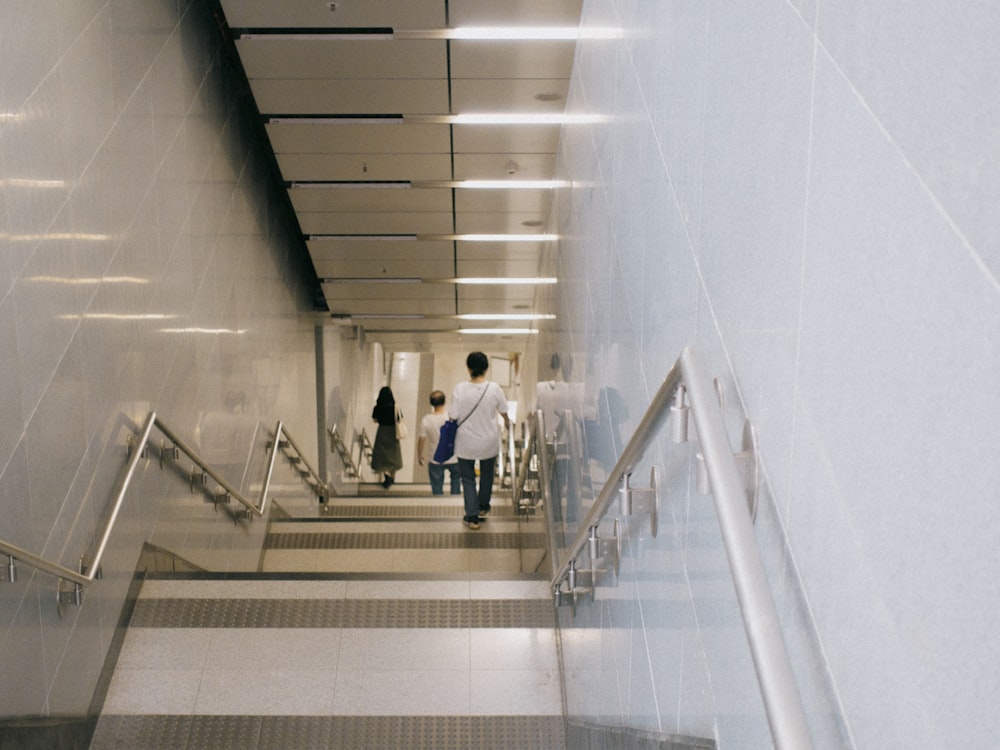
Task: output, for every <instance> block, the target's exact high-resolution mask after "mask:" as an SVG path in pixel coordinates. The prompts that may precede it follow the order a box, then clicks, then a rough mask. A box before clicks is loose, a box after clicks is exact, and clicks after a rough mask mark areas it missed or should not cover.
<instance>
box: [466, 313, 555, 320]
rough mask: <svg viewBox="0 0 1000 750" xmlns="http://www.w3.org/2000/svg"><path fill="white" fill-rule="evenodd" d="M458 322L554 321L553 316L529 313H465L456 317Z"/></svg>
mask: <svg viewBox="0 0 1000 750" xmlns="http://www.w3.org/2000/svg"><path fill="white" fill-rule="evenodd" d="M455 317H456V318H458V319H459V320H555V317H556V316H555V315H550V314H537V315H536V314H531V313H513V314H508V313H466V314H464V315H456V316H455Z"/></svg>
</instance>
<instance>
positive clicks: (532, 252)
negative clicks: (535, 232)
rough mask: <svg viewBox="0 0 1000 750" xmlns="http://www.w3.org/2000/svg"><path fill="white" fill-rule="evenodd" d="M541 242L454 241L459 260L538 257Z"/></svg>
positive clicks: (540, 254)
mask: <svg viewBox="0 0 1000 750" xmlns="http://www.w3.org/2000/svg"><path fill="white" fill-rule="evenodd" d="M542 250H543V247H542V243H541V242H467V241H462V240H459V241H458V242H456V243H455V254H456V257H457V258H459V259H461V260H475V259H476V258H508V257H510V258H540V257H541V256H542Z"/></svg>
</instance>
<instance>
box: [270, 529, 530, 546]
mask: <svg viewBox="0 0 1000 750" xmlns="http://www.w3.org/2000/svg"><path fill="white" fill-rule="evenodd" d="M545 543H546V540H545V535H544V534H522V533H518V532H513V533H510V534H506V533H471V532H468V531H464V532H459V533H456V534H451V533H434V532H388V533H377V532H350V531H348V532H337V533H333V532H317V533H313V532H291V533H288V534H274V533H271V534H268V535H267V539H266V540H265V542H264V548H265V549H529V548H530V549H537V548H541V547H544V546H545Z"/></svg>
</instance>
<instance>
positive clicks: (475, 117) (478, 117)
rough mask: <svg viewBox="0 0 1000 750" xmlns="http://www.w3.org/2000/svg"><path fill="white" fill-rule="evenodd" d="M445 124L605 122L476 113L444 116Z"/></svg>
mask: <svg viewBox="0 0 1000 750" xmlns="http://www.w3.org/2000/svg"><path fill="white" fill-rule="evenodd" d="M443 120H444V121H445V122H450V123H452V124H454V125H587V124H590V123H599V122H606V121H607V118H606V117H605V116H604V115H574V114H569V113H562V112H552V113H532V112H476V113H471V112H470V113H468V114H457V115H445V116H444V117H443Z"/></svg>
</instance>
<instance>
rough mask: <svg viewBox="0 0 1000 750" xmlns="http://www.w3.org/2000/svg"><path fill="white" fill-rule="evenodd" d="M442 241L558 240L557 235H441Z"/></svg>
mask: <svg viewBox="0 0 1000 750" xmlns="http://www.w3.org/2000/svg"><path fill="white" fill-rule="evenodd" d="M442 239H452V240H458V241H460V242H553V241H555V240H558V239H559V235H558V234H452V235H443V236H442Z"/></svg>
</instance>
